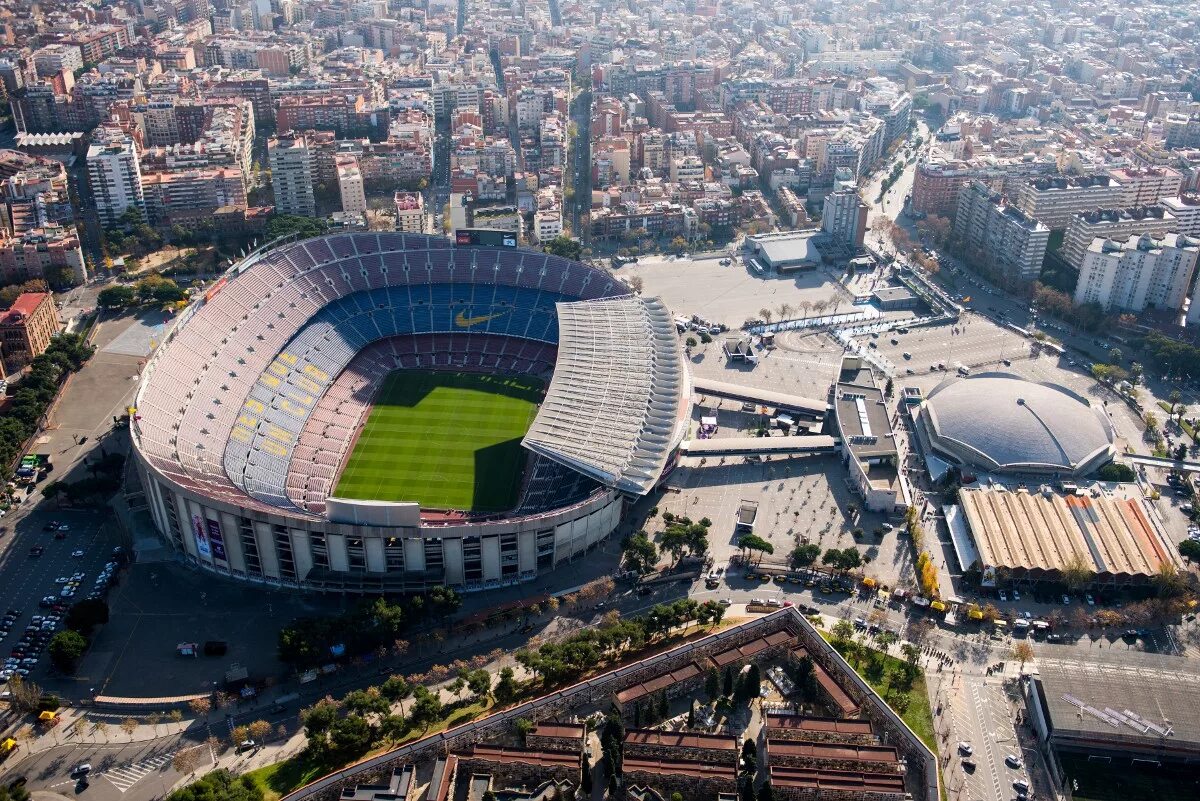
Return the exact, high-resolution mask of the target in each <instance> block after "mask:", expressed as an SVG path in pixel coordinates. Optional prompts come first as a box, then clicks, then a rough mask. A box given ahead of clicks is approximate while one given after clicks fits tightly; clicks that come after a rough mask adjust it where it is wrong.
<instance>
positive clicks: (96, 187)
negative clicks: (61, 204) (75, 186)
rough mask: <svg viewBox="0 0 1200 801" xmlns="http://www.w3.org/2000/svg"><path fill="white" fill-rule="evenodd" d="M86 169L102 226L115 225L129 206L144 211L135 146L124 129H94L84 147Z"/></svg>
mask: <svg viewBox="0 0 1200 801" xmlns="http://www.w3.org/2000/svg"><path fill="white" fill-rule="evenodd" d="M87 171H88V185H89V186H90V187H91V190H92V200H93V201H94V202H95V204H96V214H97V216H98V217H99V218H100V224H101V225H103V226H104V227H106V228H107V227H110V226H112V225H116V223H117V220H118V219H120V217H121V215H122V214H124V213H125V212H126V211H128V210H129V209H131V208H136V209H137V210H138V211H139V212H141V213H142V214H143V215H144V214H145V213H146V203H145V200H144V198H143V196H142V169H141V166H140V165H139V163H138V153H137V146H136V145H135V144H134V141H133V139H131V138H130V137H129V135H128V134H126V133H125V132H124V131H122V130H120V129H119V128H100V129H97V131H96V136H95V138H94V139H93V141H92V145H91V147H89V148H88V155H87Z"/></svg>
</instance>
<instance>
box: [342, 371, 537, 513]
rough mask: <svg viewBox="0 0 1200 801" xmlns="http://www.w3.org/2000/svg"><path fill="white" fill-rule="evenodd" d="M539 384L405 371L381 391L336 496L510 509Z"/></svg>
mask: <svg viewBox="0 0 1200 801" xmlns="http://www.w3.org/2000/svg"><path fill="white" fill-rule="evenodd" d="M543 390H544V385H543V384H542V383H541V382H540V381H537V380H536V379H532V378H526V377H514V376H490V375H479V374H475V373H449V372H427V371H416V370H402V371H397V372H395V373H392V374H391V375H390V376H388V378H387V380H386V381H385V382H384V385H383V388H382V389H380V391H379V395H378V397H377V398H376V399H375V404H374V406H373V407H372V409H371V414H370V416H369V417H368V419H367V423H366V425H365V426H364V427H363V430H362V432H361V433H360V434H359V436H358V441H357V443H355V446H354V451H353V452H352V453H351V454H350V461H349V462H348V463H347V465H346V469H345V470H343V471H342V475H341V476H340V478H339V479H338V484H337V489H336V490H335V491H334V495H336V496H338V497H342V498H358V499H362V500H375V501H417V502H419V503H420V504H421V505H422V506H425V507H429V508H434V509H466V510H472V511H486V512H498V511H504V510H506V509H511V508H512V506H513V504H514V503H515V502H516V496H517V491H518V490H519V489H520V486H521V474H522V472H523V470H522V468H523V466H524V464H525V451H524V449H523V448H521V437H522V436H524V434H525V432H526V431H527V430H528V429H529V424H530V422H532V421H533V418H534V415H535V414H536V413H537V404H538V402H539V401H540V399H541V397H542V394H543Z"/></svg>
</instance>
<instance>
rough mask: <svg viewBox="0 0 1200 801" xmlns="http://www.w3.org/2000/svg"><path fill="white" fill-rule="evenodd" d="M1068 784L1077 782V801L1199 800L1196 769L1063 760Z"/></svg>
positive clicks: (1199, 775)
mask: <svg viewBox="0 0 1200 801" xmlns="http://www.w3.org/2000/svg"><path fill="white" fill-rule="evenodd" d="M1059 759H1060V762H1061V763H1062V767H1063V772H1064V773H1065V774H1066V776H1067V782H1068V783H1071V782H1077V783H1078V784H1079V789H1078V790H1074V791H1073V793H1072V797H1073V798H1074V800H1075V801H1130V800H1131V799H1144V798H1153V799H1154V801H1184V799H1188V800H1189V801H1190V799H1194V798H1197V797H1200V770H1198V769H1196V768H1195V767H1191V768H1188V767H1183V766H1181V767H1175V768H1156V767H1150V766H1144V767H1143V766H1139V765H1130V764H1128V763H1127V762H1125V761H1123V760H1122V761H1121V762H1120V763H1118V762H1117V761H1116V760H1114V761H1113V762H1111V763H1110V762H1097V761H1089V760H1088V758H1087V757H1086V756H1077V755H1074V754H1067V755H1061V756H1060V758H1059Z"/></svg>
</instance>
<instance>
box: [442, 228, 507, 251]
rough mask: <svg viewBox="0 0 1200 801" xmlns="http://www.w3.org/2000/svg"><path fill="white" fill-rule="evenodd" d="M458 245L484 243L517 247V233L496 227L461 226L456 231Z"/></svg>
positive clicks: (455, 242) (502, 246)
mask: <svg viewBox="0 0 1200 801" xmlns="http://www.w3.org/2000/svg"><path fill="white" fill-rule="evenodd" d="M454 244H456V245H482V246H484V247H493V248H515V247H516V246H517V235H516V234H514V233H513V232H512V231H500V230H498V229H495V228H459V229H458V230H456V231H455V232H454Z"/></svg>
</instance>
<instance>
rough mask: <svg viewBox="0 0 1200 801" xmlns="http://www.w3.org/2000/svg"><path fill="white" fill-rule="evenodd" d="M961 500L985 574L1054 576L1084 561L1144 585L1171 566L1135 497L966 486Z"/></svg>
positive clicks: (1161, 536)
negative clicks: (1005, 572) (1017, 571)
mask: <svg viewBox="0 0 1200 801" xmlns="http://www.w3.org/2000/svg"><path fill="white" fill-rule="evenodd" d="M958 500H959V506H960V507H961V508H962V510H963V514H964V515H965V517H966V521H967V525H968V526H969V528H970V531H971V535H972V538H973V539H974V541H975V545H976V547H977V548H978V550H979V559H980V561H981V562H982V563H983V566H984V567H1003V568H1009V569H1025V570H1030V571H1039V570H1042V571H1057V570H1062V569H1063V568H1064V567H1066V566H1067V565H1068V564H1070V563H1071V562H1072V561H1073V560H1079V559H1082V560H1083V562H1084V564H1085V565H1086V566H1087V567H1088V568H1089V569H1090V570H1093V571H1094V572H1095V573H1097V574H1100V575H1110V576H1141V577H1143V578H1149V577H1152V576H1154V575H1156V574H1157V573H1158V569H1159V567H1160V566H1161V565H1163V564H1175V562H1176V558H1175V556H1174V554H1173V549H1172V547H1171V545H1170V544H1169V543H1168V542H1167V541H1166V532H1164V531H1163V530H1161V529H1160V528H1159V526H1158V524H1157V523H1156V522H1154V519H1153V518H1152V516H1151V515H1150V514H1149V512H1148V511H1147V509H1146V507H1145V504H1144V503H1143V501H1142V500H1141V499H1140V498H1136V497H1117V496H1115V495H1114V494H1112V493H1110V492H1109V491H1107V490H1105V489H1103V488H1101V489H1099V490H1097V491H1095V492H1093V493H1091V494H1079V495H1061V494H1059V493H1056V492H1051V491H1049V490H1046V491H1043V492H1038V493H1031V492H1028V491H1026V490H1017V491H1016V492H1011V491H1009V490H1007V489H1003V488H998V489H993V488H985V487H963V488H962V489H960V490H959V493H958Z"/></svg>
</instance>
